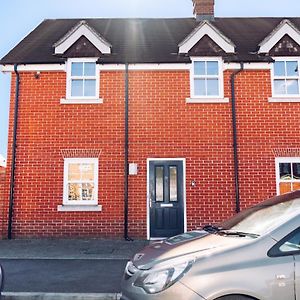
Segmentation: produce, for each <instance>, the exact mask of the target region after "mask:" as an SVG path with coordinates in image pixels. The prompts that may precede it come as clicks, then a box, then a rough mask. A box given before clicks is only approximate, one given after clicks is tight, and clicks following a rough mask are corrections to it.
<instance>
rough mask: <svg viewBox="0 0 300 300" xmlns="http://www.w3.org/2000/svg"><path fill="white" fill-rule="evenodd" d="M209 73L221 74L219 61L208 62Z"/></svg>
mask: <svg viewBox="0 0 300 300" xmlns="http://www.w3.org/2000/svg"><path fill="white" fill-rule="evenodd" d="M207 75H219V67H218V62H217V61H208V62H207Z"/></svg>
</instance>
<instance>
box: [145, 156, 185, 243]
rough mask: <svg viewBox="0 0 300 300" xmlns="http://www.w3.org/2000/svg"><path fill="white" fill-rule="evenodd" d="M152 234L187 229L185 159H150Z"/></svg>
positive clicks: (170, 233) (157, 235)
mask: <svg viewBox="0 0 300 300" xmlns="http://www.w3.org/2000/svg"><path fill="white" fill-rule="evenodd" d="M149 196H150V201H149V205H150V237H152V238H153V237H170V236H173V235H177V234H180V233H183V232H184V205H183V162H182V161H177V160H174V161H168V160H164V161H161V160H154V161H150V163H149Z"/></svg>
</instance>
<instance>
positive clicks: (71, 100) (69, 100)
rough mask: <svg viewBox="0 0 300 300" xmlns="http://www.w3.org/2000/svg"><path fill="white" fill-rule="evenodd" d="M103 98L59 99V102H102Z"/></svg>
mask: <svg viewBox="0 0 300 300" xmlns="http://www.w3.org/2000/svg"><path fill="white" fill-rule="evenodd" d="M102 103H103V99H102V98H98V99H91V100H84V99H64V98H62V99H60V104H102Z"/></svg>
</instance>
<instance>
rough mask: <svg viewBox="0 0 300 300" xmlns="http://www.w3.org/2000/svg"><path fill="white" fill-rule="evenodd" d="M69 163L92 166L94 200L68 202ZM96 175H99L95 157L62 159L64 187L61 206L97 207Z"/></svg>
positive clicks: (97, 181) (97, 182)
mask: <svg viewBox="0 0 300 300" xmlns="http://www.w3.org/2000/svg"><path fill="white" fill-rule="evenodd" d="M70 163H90V164H94V185H95V187H94V197H95V198H94V200H89V201H69V200H68V182H69V180H68V166H69V164H70ZM98 173H99V159H98V158H95V157H81V158H64V186H63V205H65V206H74V207H75V206H78V205H83V206H87V205H94V206H95V205H98V184H99V180H98Z"/></svg>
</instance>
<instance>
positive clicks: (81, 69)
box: [67, 59, 99, 99]
mask: <svg viewBox="0 0 300 300" xmlns="http://www.w3.org/2000/svg"><path fill="white" fill-rule="evenodd" d="M67 98H68V99H97V98H99V70H98V68H97V64H96V59H69V61H68V82H67Z"/></svg>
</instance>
